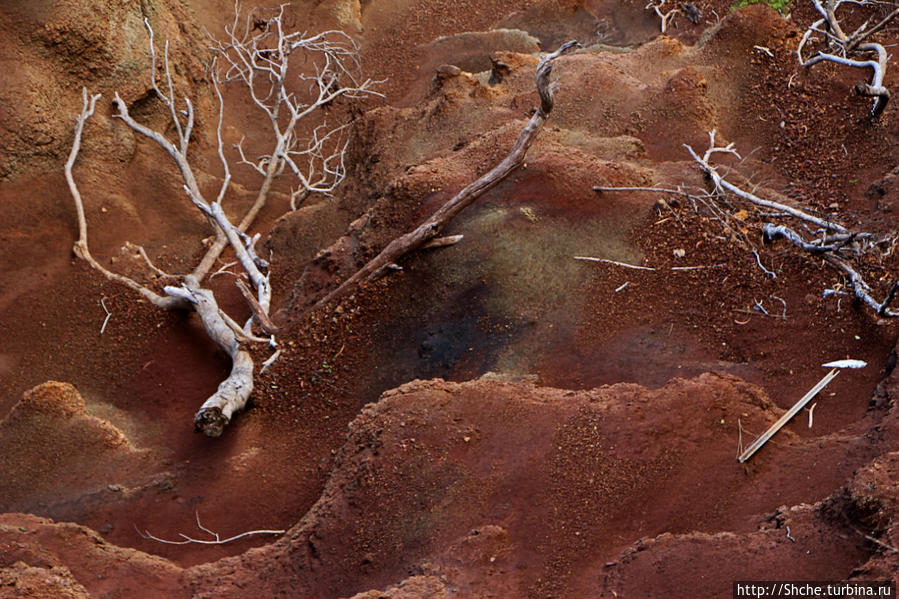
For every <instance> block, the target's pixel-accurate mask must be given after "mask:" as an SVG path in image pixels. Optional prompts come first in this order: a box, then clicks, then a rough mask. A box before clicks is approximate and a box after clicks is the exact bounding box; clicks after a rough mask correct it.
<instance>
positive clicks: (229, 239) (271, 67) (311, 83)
mask: <svg viewBox="0 0 899 599" xmlns="http://www.w3.org/2000/svg"><path fill="white" fill-rule="evenodd" d="M235 7H237V5H235ZM283 10H284V7H283V6H282V7H281V9H280V10H279V11H277V12H275V13H274V16H272V17H271V18H268V19H265V20H264V21H263V22H264V23H265V26H264V27H263V31H262V33H258V34H256V33H254V32H255V29H251V28H250V24H251V23H253V22H254V19H250V18H249V17H248V19H247V25H246V27H245V30H244V31H243V33H242V34H241V35H240V36H238V35H237V34H235V30H236V23H237V20H238V16H237V14H236V15H235V26H233V27H232V28H231V29H226V36H227V37H226V41H225V42H216V45H215V46H214V48H213V50H214V53H215V58H214V59H213V61H212V66H211V68H210V72H211V74H212V76H211V80H212V85H213V89H214V91H215V95H216V97H217V99H218V123H217V128H216V140H217V152H218V156H219V160H220V161H221V164H222V168H223V171H224V177H223V180H222V184H221V186H220V188H219V190H218V193H217V194H216V198H215V200H213V201H209V200H208V199H207V198H206V197H204V195H203V193H202V192H201V190H200V188H199V185H198V184H197V177H196V176H195V173H194V170H193V168H192V166H191V164H190V161H189V160H188V151H189V149H190V143H191V135H192V132H193V127H194V122H195V117H194V107H193V103H192V102H191V100H190V98H188V97H186V96H185V97H184V98H183V99H182V100H180V101H179V100H178V98H177V97H176V92H175V85H174V82H173V78H172V69H171V65H170V63H169V45H168V43H167V42H166V44H165V51H164V52H163V58H162V61H161V64H162V73H163V80H164V85H162V86H161V85H160V84H159V83H158V82H157V80H156V68H155V67H156V64H157V60H158V58H157V51H156V47H155V39H154V34H153V29H152V27H151V26H150V23H149V21H148V20H145V21H144V24H145V26H146V28H147V32H148V36H149V41H150V49H149V52H150V57H151V63H152V72H151V85H152V88H153V90H154V91H155V93H156V95H157V96H158V97H159V99H160V100H161V101H162V103H163V104H164V105H165V106H166V108H167V111H168V113H169V118H170V121H171V124H172V126H173V128H174V131H175V135H176V137H177V139H175V140H174V141H172V140H170V139H168V138H167V137H166V135H165V134H164V133H162V132H160V131H156V130H154V129H151V128H150V127H147V126H146V125H144V124H142V123H140V122H138V121H137V120H136V119H134V118H133V117H132V115H131V113H130V111H129V108H128V105H127V104H126V103H125V102H124V101H123V100H122V98H121V97H120V96H119V94H118V93H116V94H115V101H114V107H115V111H114V114H113V117H114V118H116V119H118V120H120V121H122V122H123V123H124V124H125V125H126V126H128V127H129V128H130V129H131V130H133V131H134V132H136V133H139V134H140V135H142V136H144V137H146V138H147V139H149V140H151V141H152V142H154V143H155V144H156V145H158V146H159V147H160V148H161V149H162V150H164V151H165V152H166V154H168V155H169V157H170V158H171V159H172V160H173V162H174V163H175V166H176V167H177V169H178V172H179V173H180V176H181V179H182V182H183V189H184V191H185V193H186V195H187V197H188V199H189V200H190V201H191V203H192V204H193V205H194V206H195V208H197V209H198V210H199V211H200V212H201V213H202V214H203V215H204V216H205V217H206V219H207V221H208V222H209V224H210V227H211V228H212V231H213V233H214V234H215V242H214V243H213V245H212V247H211V248H210V249H209V250H208V251H207V253H206V254H205V256H203V258H202V259H201V260H200V262H199V264H198V265H197V267H196V268H195V269H194V270H193V272H192V273H190V274H187V275H182V276H173V275H169V274H167V273H165V272H164V271H162V270H161V269H158V268H156V267H155V266H154V265H153V263H152V261H151V260H150V259H149V256H147V254H146V252H145V251H144V250H143V248H140V247H139V246H133V248H138V249H137V252H138V254H140V255H141V256H142V257H143V258H144V259H145V261H146V263H147V266H148V268H149V269H150V271H151V272H152V273H154V274H155V275H158V276H164V277H166V278H171V279H175V281H174V282H172V284H169V285H166V286H165V287H164V289H163V291H164V293H165V295H161V294H159V293H157V292H156V291H153V290H152V289H150V288H149V287H148V286H146V285H142V284H140V283H138V282H137V281H135V280H133V279H131V278H129V277H127V276H124V275H121V274H118V273H115V272H112V271H110V270H108V269H106V268H104V267H103V266H102V265H101V264H100V263H99V262H98V261H97V260H95V259H94V258H93V257H92V256H91V254H90V251H89V250H88V244H87V221H86V217H85V211H84V204H83V200H82V197H81V194H80V192H79V190H78V187H77V185H76V183H75V180H74V177H73V175H72V168H73V166H74V164H75V160H76V158H77V156H78V154H79V152H80V148H81V139H82V135H83V130H84V125H85V123H86V122H87V120H88V119H89V118H90V117H91V115H92V114H93V113H94V110H95V107H96V102H97V100H98V99H99V97H100V96H99V95H97V96H90V97H89V96H88V93H87V91H86V90H84V91H83V107H82V111H81V114H80V115H79V117H78V119H77V122H76V127H75V140H74V142H73V145H72V151H71V153H70V156H69V160H68V161H67V163H66V167H65V173H66V180H67V181H68V184H69V188H70V190H71V193H72V197H73V199H74V201H75V207H76V211H77V213H78V225H79V238H78V241H77V242H76V243H75V253H76V255H77V256H79V257H80V258H82V259H84V260H85V261H87V262H88V264H90V266H91V267H92V268H94V269H95V270H97V271H99V272H100V273H102V274H103V275H104V276H105V277H106V278H108V279H110V280H113V281H116V282H119V283H122V284H124V285H126V286H127V287H129V288H131V289H133V290H135V291H136V292H138V293H140V294H141V295H142V296H143V297H144V298H146V299H147V300H148V301H149V302H150V303H151V304H153V305H154V306H157V307H159V308H163V309H176V308H177V309H190V310H193V311H195V312H196V313H197V314H198V315H199V317H200V319H201V321H202V323H203V327H204V329H205V331H206V333H207V335H209V337H210V338H211V339H212V340H213V341H214V342H215V343H216V344H217V345H218V346H219V347H221V348H222V349H223V350H224V351H225V352H226V353H227V354H228V355H229V356H230V358H231V361H232V366H231V372H230V373H229V374H228V376H227V377H226V378H225V380H224V381H223V382H222V383H221V384H220V385H219V387H218V390H217V391H216V392H215V393H214V394H212V395H211V396H210V397H209V398H208V399H207V400H206V402H204V404H203V405H202V406H201V408H200V410H199V411H198V412H197V414H196V416H195V418H194V425H195V428H196V430H198V431H202V432H203V433H205V434H206V435H208V436H212V437H217V436H219V435H221V434H222V432H223V430H224V427H225V426H226V425H227V424H228V423H229V422H230V420H231V418H232V416H233V415H234V414H235V413H236V412H238V411H239V410H241V409H243V408H244V406H245V405H246V403H247V400H248V398H249V396H250V394H251V393H252V391H253V376H254V370H255V366H254V363H253V360H252V358H251V356H250V353H249V352H248V351H247V349H246V345H247V344H248V343H250V342H263V343H268V344H269V345H270V346H271V347H273V348H274V347H275V342H274V337H272V335H273V333H274V330H275V327H274V325H273V324H272V323H271V320H270V318H269V313H270V310H271V283H270V279H269V277H270V272H269V265H268V263H267V262H266V261H265V260H263V259H261V258H260V257H259V256H258V255H257V254H256V251H255V244H256V242H257V241H258V239H259V235H258V234H257V235H255V236H252V237H251V236H249V235H247V234H246V231H247V229H248V228H249V226H250V225H251V224H252V222H253V220H254V219H255V217H256V215H257V214H258V213H259V211H260V210H261V209H262V207H263V206H264V204H265V202H266V199H267V197H268V194H269V191H270V189H271V186H272V183H273V181H274V180H275V179H276V178H277V177H278V176H280V175H281V174H282V173H283V172H284V171H285V170H289V171H290V172H291V173H292V174H293V175H294V176H295V177H296V178H297V179H298V180H299V181H300V184H301V188H302V189H304V190H305V191H307V192H319V193H328V192H330V191H332V190H333V189H334V188H335V187H336V186H337V185H338V184H339V183H340V182H341V181H342V180H343V178H344V177H345V169H344V165H343V161H344V154H345V151H346V143H347V138H346V133H347V125H346V123H343V124H339V125H337V126H330V127H329V126H327V125H325V124H324V123H320V124H318V125H316V126H310V130H311V131H312V133H311V138H310V140H308V141H307V142H303V141H301V140H300V137H301V136H300V130H299V129H298V128H297V124H298V123H299V122H300V121H301V119H304V118H306V117H309V116H311V115H313V114H315V113H322V112H323V111H324V109H325V108H326V107H328V106H329V105H330V104H331V103H333V102H334V101H335V100H337V99H338V98H348V99H349V100H358V99H360V98H362V97H365V96H369V95H373V94H376V92H374V91H373V90H372V89H371V88H372V86H373V85H374V84H375V83H377V82H373V81H371V80H365V81H362V82H361V83H359V77H358V74H357V71H358V60H357V58H356V53H357V51H358V46H357V45H356V43H355V42H354V41H353V40H352V39H351V38H349V37H348V36H346V35H345V34H343V33H342V32H325V33H323V34H319V35H316V36H312V37H304V36H303V35H302V34H299V33H288V32H285V31H284V29H283V25H282V17H283ZM294 54H295V55H297V56H298V58H297V59H296V61H295V62H300V61H301V60H302V61H305V62H304V63H303V65H302V68H304V69H306V71H305V72H303V71H299V73H298V74H297V75H296V76H294V77H293V79H292V80H291V81H289V80H288V79H289V77H290V76H291V73H292V72H296V68H294V69H293V71H291V69H290V66H291V65H290V61H289V57H290V56H291V55H294ZM217 61H218V62H221V63H224V64H225V65H226V69H225V71H224V74H222V73H220V72H219V70H218V69H217V68H216V64H217ZM231 81H235V82H238V83H239V84H243V85H244V86H246V87H247V89H248V91H249V93H250V96H251V98H252V99H253V102H254V103H255V104H256V105H257V106H259V107H260V108H261V109H263V111H264V112H265V114H266V115H267V116H268V120H269V121H270V123H271V128H272V136H273V138H274V147H273V149H272V151H271V152H270V153H269V154H267V155H265V156H263V157H262V158H261V159H260V160H259V161H258V162H257V163H256V164H255V165H254V168H255V170H257V171H258V172H260V173H261V174H262V175H263V181H262V184H261V186H260V188H259V191H258V193H257V196H256V201H255V203H254V204H253V206H252V207H251V208H250V210H249V211H248V212H247V213H246V214H245V215H244V217H243V218H242V220H241V221H240V223H239V224H237V225H235V224H234V223H233V222H232V221H231V220H230V218H229V217H228V215H227V214H226V212H225V210H224V207H223V205H222V202H223V200H224V198H225V196H226V194H227V191H228V188H229V184H230V180H231V170H230V166H229V161H228V159H227V157H226V155H225V152H224V149H223V137H222V121H223V113H224V102H223V100H222V94H221V89H220V86H221V85H223V84H226V83H228V82H231ZM238 151H239V154H240V157H241V162H245V163H249V161H247V160H246V158H245V155H244V152H243V149H242V148H239V149H238ZM250 164H251V165H253V164H252V163H250ZM286 167H289V169H288V168H286ZM126 245H127V244H126ZM129 247H132V246H129ZM226 248H230V250H231V251H233V252H234V255H235V257H236V264H237V265H239V266H240V269H241V271H242V272H241V273H239V274H238V278H237V281H238V288H239V290H240V291H241V293H242V294H244V297H245V298H246V299H247V303H248V304H249V306H250V308H251V310H252V312H253V316H252V317H251V318H250V319H249V320H248V321H247V322H246V324H244V325H243V326H242V327H241V326H240V325H238V324H237V323H236V322H235V321H234V319H232V318H231V317H230V316H228V314H226V313H225V312H224V311H223V310H222V309H221V308H220V307H219V305H218V303H217V301H216V298H215V296H214V294H213V292H212V291H211V290H210V289H207V288H204V287H203V280H204V279H205V278H206V277H207V275H208V273H209V271H210V270H211V268H212V266H213V265H214V264H215V263H216V261H217V260H218V258H219V256H220V255H221V253H222V252H223V251H224V250H225V249H226ZM235 274H237V273H235ZM242 277H243V278H246V279H247V280H248V281H249V285H248V284H246V283H244V281H243V280H242ZM254 323H257V324H258V325H259V327H260V328H261V329H262V330H263V331H264V332H265V333H266V334H267V335H269V337H268V338H260V337H257V336H255V335H253V330H252V329H253V324H254ZM267 364H271V362H267Z"/></svg>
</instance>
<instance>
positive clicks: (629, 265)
mask: <svg viewBox="0 0 899 599" xmlns="http://www.w3.org/2000/svg"><path fill="white" fill-rule="evenodd" d="M574 259H575V260H582V261H584V262H602V263H603V264H613V265H615V266H621V267H623V268H631V269H633V270H655V268H652V267H651V266H636V265H634V264H627V263H625V262H618V261H616V260H607V259H605V258H593V257H592V256H575V257H574Z"/></svg>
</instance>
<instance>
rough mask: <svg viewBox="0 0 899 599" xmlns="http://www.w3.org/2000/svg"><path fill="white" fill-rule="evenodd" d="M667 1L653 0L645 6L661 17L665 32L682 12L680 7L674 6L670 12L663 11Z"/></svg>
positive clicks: (661, 24) (662, 27) (663, 31)
mask: <svg viewBox="0 0 899 599" xmlns="http://www.w3.org/2000/svg"><path fill="white" fill-rule="evenodd" d="M665 1H666V0H651V1H650V3H649V4H647V5H646V7H645V8H644V10H651V11H653V12H654V13H656V16H657V17H659V21H660V25H659V26H660V27H661V29H662V33H665V32H666V31H667V30H668V25H670V24H671V23H674V18H675V17H676V16H677V15H679V14H680V12H681V11H680V9H678V8H672V9H671V10H669V11H668V12H663V10H662V9H663V8H664V6H665ZM691 6H692V5H691ZM694 8H695V7H694Z"/></svg>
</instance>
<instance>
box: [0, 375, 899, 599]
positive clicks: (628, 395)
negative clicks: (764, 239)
mask: <svg viewBox="0 0 899 599" xmlns="http://www.w3.org/2000/svg"><path fill="white" fill-rule="evenodd" d="M895 409H896V408H895V407H891V410H890V412H889V413H886V412H883V411H875V412H873V413H872V414H871V418H870V419H869V422H868V424H869V425H870V426H871V428H870V429H869V430H871V431H873V430H880V431H881V434H882V435H883V437H885V442H887V443H889V441H888V439H889V438H892V437H893V436H895V433H896V431H895V430H894V429H895V428H896V426H895V422H893V421H894V420H895V414H894V411H895ZM777 416H779V410H778V409H777V408H775V407H774V406H773V404H772V402H771V400H770V399H769V398H768V397H767V396H766V395H765V394H764V392H762V391H761V390H760V389H758V388H757V387H754V386H752V385H749V384H747V383H745V382H743V381H741V380H740V379H738V378H735V377H733V376H730V375H724V374H706V375H702V376H700V377H698V378H696V379H691V380H675V381H673V382H671V383H670V384H669V385H667V386H665V387H664V388H661V389H657V390H649V389H646V388H644V387H640V386H637V385H631V384H622V385H613V386H607V387H600V388H597V389H592V390H585V391H577V392H575V391H567V390H561V389H552V388H546V387H538V386H534V385H533V384H530V383H522V382H511V381H506V380H497V379H496V377H494V376H488V377H485V378H483V379H481V380H478V381H473V382H468V383H448V382H444V381H442V380H434V381H415V382H412V383H409V384H407V385H404V386H402V387H400V388H399V389H396V390H393V391H390V392H388V393H385V394H384V396H383V397H382V398H381V399H380V400H379V401H378V402H377V403H374V404H370V405H368V406H366V408H365V409H364V410H363V412H362V414H361V415H360V416H359V417H358V418H356V420H354V422H353V423H352V424H351V425H350V427H349V434H348V437H347V440H346V443H345V444H344V446H343V447H342V448H341V450H340V451H339V452H338V455H337V456H336V458H335V465H334V468H333V470H332V472H331V474H330V476H329V479H328V482H327V484H326V486H325V489H324V492H323V494H322V496H321V498H320V499H319V500H318V502H317V503H316V504H315V505H314V506H313V507H312V509H310V510H309V512H308V513H307V514H306V516H305V517H304V518H303V519H302V520H301V521H300V522H299V523H298V524H297V525H296V526H295V527H294V528H292V529H291V530H289V531H288V532H287V533H286V534H285V535H284V536H283V537H282V538H281V539H280V540H278V541H277V542H274V543H272V544H271V545H267V546H265V547H261V548H258V549H251V550H249V551H248V552H246V553H245V554H243V555H241V556H239V557H234V558H227V559H225V560H221V561H218V562H213V563H210V564H205V565H201V566H195V567H193V568H190V569H188V570H182V569H181V568H178V567H176V566H175V565H173V564H171V563H169V562H166V561H165V560H162V559H160V558H155V557H151V556H148V555H146V554H143V553H140V552H136V551H134V550H130V549H121V548H117V547H114V546H112V545H109V544H107V543H106V542H104V541H103V540H102V539H101V538H100V537H99V536H97V535H96V533H93V532H91V531H89V530H88V529H85V528H83V527H79V526H76V525H73V524H55V523H52V522H50V521H48V520H45V519H41V518H36V517H34V516H26V515H6V516H4V517H3V520H2V525H3V528H2V531H3V534H2V543H3V547H4V552H3V556H4V558H3V559H4V563H3V564H2V565H3V566H5V567H6V570H4V575H5V576H7V577H9V578H10V580H11V581H12V582H11V583H10V584H12V585H20V586H19V587H17V588H27V587H26V586H25V585H29V584H32V578H33V576H34V575H36V574H37V573H35V572H34V571H33V568H57V569H61V568H68V569H69V570H70V571H71V574H67V573H66V572H65V571H64V570H60V572H62V574H60V576H62V578H63V579H65V580H68V579H69V578H72V577H74V580H77V581H78V583H79V584H81V585H84V587H85V588H86V589H87V591H88V592H90V593H91V594H92V595H96V594H100V593H102V592H103V591H104V589H110V588H116V589H120V590H121V589H123V588H125V587H123V586H121V585H122V584H126V583H125V582H124V580H125V579H126V578H127V580H129V581H130V582H128V583H127V584H129V585H131V586H130V587H128V588H130V589H133V591H134V592H135V593H137V594H134V595H129V596H135V597H143V596H158V593H161V592H164V593H165V594H166V596H169V597H177V596H187V595H188V594H189V595H190V596H193V597H246V596H249V595H252V596H267V597H280V596H285V597H289V596H303V597H340V596H350V595H352V594H353V593H354V592H357V591H358V592H359V593H362V594H361V595H359V597H409V598H411V597H421V598H424V597H435V596H441V593H445V594H447V595H449V594H453V595H455V596H461V597H484V596H489V595H491V594H492V595H495V596H503V597H513V596H517V597H521V596H571V595H574V596H580V597H606V596H629V595H631V594H636V595H641V596H642V595H645V594H646V593H647V592H649V591H653V592H659V591H660V590H665V591H666V592H671V593H674V594H677V593H678V592H680V590H681V589H683V588H686V587H689V588H691V589H697V588H698V589H700V590H702V591H703V592H705V593H707V594H709V596H718V595H721V594H726V593H725V591H726V590H727V589H729V588H730V584H731V582H732V580H734V579H738V578H741V577H742V578H745V577H748V578H749V579H752V578H759V579H762V578H764V576H765V572H767V571H769V570H770V568H773V567H775V566H776V564H778V563H785V561H786V562H787V563H790V564H791V567H792V568H794V570H795V571H796V572H797V576H799V577H800V578H811V579H834V580H840V579H846V578H847V577H849V576H850V574H851V575H852V576H856V577H858V576H868V577H877V576H882V575H883V574H884V573H886V572H890V571H891V570H890V568H892V567H893V566H894V565H895V557H894V556H892V555H890V553H885V552H884V553H882V552H881V551H880V550H882V549H883V548H884V547H885V546H891V544H892V543H893V542H894V538H893V536H894V535H895V528H896V522H897V511H896V510H897V505H899V495H897V492H896V488H895V487H896V485H895V479H896V477H895V469H896V464H897V463H899V457H897V456H899V454H896V453H890V454H885V455H884V456H883V457H881V458H878V459H876V460H874V461H873V462H872V463H871V465H869V466H867V467H864V468H862V469H861V470H860V471H859V473H858V474H856V475H855V476H854V477H852V476H851V472H852V470H853V469H854V468H855V467H857V465H859V464H864V463H866V462H867V460H868V459H870V458H869V457H867V456H870V455H871V454H872V453H874V452H876V451H877V448H876V447H872V446H871V442H870V439H869V435H867V434H859V435H856V434H851V433H849V432H848V431H847V432H846V433H845V434H842V435H832V436H830V437H826V438H819V439H814V440H803V439H801V438H800V437H798V436H797V435H795V434H793V433H791V432H785V433H782V434H781V435H780V436H779V438H778V439H777V441H776V442H775V443H772V444H771V445H770V446H769V447H767V448H765V449H764V450H763V451H762V453H761V454H759V455H758V456H757V457H756V458H755V459H754V461H753V462H751V463H750V465H749V469H748V470H747V469H744V468H743V467H742V466H741V465H739V464H738V463H737V462H736V460H735V454H736V451H737V441H738V439H737V438H736V437H735V435H734V429H733V426H731V424H732V423H733V422H735V421H740V422H741V423H742V424H743V426H745V427H746V428H747V429H751V428H757V429H761V428H762V427H763V426H765V425H767V424H768V423H770V422H771V421H773V420H774V419H775V418H776V417H777ZM865 432H868V431H865ZM782 462H788V463H790V464H791V478H792V480H793V481H794V484H793V485H792V486H790V487H789V488H788V487H787V485H786V484H785V481H784V480H783V475H782V473H780V471H779V469H778V468H777V467H776V466H777V464H779V463H782ZM828 470H829V471H828ZM822 471H827V472H822ZM835 477H844V478H849V479H851V480H850V482H849V484H847V485H846V486H845V487H843V488H842V489H840V490H839V491H836V492H833V493H831V491H830V490H829V489H828V485H829V483H830V481H832V480H833V479H834V478H835ZM797 480H798V481H799V484H798V485H796V481H797ZM803 497H806V498H808V497H817V498H818V501H817V503H815V504H807V503H805V504H797V505H796V506H795V507H788V506H790V505H791V504H792V502H793V501H794V498H803ZM722 531H727V532H722ZM849 533H851V534H849ZM635 538H638V539H641V540H639V541H637V542H636V543H633V541H631V540H632V539H635ZM874 538H876V540H872V539H874ZM812 549H813V550H812ZM708 560H713V561H714V562H715V563H719V567H716V568H714V569H709V567H708V564H709V563H710V562H709V561H708ZM660 564H661V566H660ZM26 565H27V566H30V568H26ZM99 571H102V572H104V573H105V574H104V576H103V577H102V578H97V577H95V576H93V573H94V572H99ZM54 574H55V571H52V570H51V571H47V572H46V573H45V575H46V576H51V575H54ZM34 584H36V583H34ZM47 584H49V583H47ZM110 585H114V586H110ZM697 585H698V586H697ZM367 589H383V591H380V590H379V591H370V592H368V591H366V590H367ZM129 592H130V591H129ZM154 593H157V595H154ZM248 594H249V595H248ZM616 594H617V595H616ZM37 596H49V595H37Z"/></svg>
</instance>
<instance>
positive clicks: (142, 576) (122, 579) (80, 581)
mask: <svg viewBox="0 0 899 599" xmlns="http://www.w3.org/2000/svg"><path fill="white" fill-rule="evenodd" d="M180 576H181V569H180V568H178V567H177V566H175V565H174V564H172V563H170V562H168V561H166V560H164V559H162V558H159V557H156V556H153V555H147V554H145V553H141V552H139V551H135V550H133V549H125V548H121V547H116V546H115V545H111V544H109V543H107V542H106V541H104V540H103V538H102V537H100V535H98V534H97V533H96V532H94V531H93V530H91V529H89V528H86V527H84V526H78V525H76V524H71V523H57V522H53V521H51V520H47V519H45V518H38V517H36V516H32V515H30V514H3V515H2V516H0V580H3V581H4V586H3V587H2V589H0V592H6V591H7V590H8V591H11V592H12V593H13V594H12V595H9V596H10V597H34V598H35V599H50V598H52V597H69V596H71V597H73V598H74V597H79V598H80V597H107V596H113V597H115V596H127V597H135V598H136V599H144V598H146V599H150V598H152V597H167V598H168V597H171V598H172V599H178V598H180V597H188V596H189V593H187V592H186V590H185V589H184V586H183V584H182V583H181V581H180ZM28 593H32V594H30V595H29V594H28ZM65 593H69V594H70V595H66V594H65Z"/></svg>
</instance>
